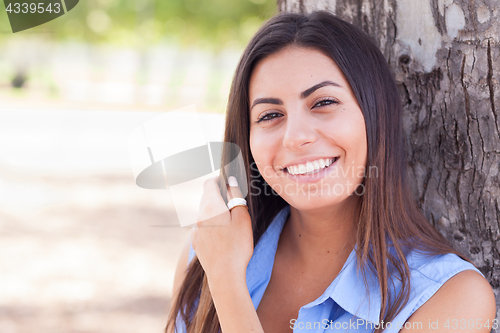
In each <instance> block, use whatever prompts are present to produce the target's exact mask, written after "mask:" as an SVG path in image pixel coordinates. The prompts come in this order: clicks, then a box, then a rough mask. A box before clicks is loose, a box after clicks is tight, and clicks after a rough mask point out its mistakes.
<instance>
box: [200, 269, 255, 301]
mask: <svg viewBox="0 0 500 333" xmlns="http://www.w3.org/2000/svg"><path fill="white" fill-rule="evenodd" d="M207 279H208V285H209V287H210V292H211V293H212V297H214V293H215V294H217V293H219V291H222V292H224V291H228V290H233V291H234V290H239V289H243V290H246V289H247V284H246V272H245V273H241V272H231V271H227V270H220V271H217V272H212V273H211V274H210V275H207Z"/></svg>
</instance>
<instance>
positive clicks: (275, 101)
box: [250, 81, 342, 110]
mask: <svg viewBox="0 0 500 333" xmlns="http://www.w3.org/2000/svg"><path fill="white" fill-rule="evenodd" d="M325 86H335V87H340V88H341V87H342V86H341V85H340V84H338V83H335V82H333V81H323V82H320V83H318V84H315V85H314V86H312V87H311V88H309V89H306V90H304V91H303V92H302V93H301V94H300V98H301V99H304V98H307V97H308V96H309V95H311V94H312V93H313V92H315V91H316V90H318V89H319V88H322V87H325ZM257 104H276V105H283V101H282V100H281V99H279V98H271V97H263V98H257V99H255V100H254V101H253V104H252V106H251V107H250V110H251V109H252V108H253V107H254V106H255V105H257Z"/></svg>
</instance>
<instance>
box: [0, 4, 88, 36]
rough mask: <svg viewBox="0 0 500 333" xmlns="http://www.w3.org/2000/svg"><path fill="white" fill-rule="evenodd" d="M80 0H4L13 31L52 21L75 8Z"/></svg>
mask: <svg viewBox="0 0 500 333" xmlns="http://www.w3.org/2000/svg"><path fill="white" fill-rule="evenodd" d="M78 1H79V0H49V1H47V0H44V1H41V0H4V3H5V10H6V12H7V16H8V17H9V21H10V26H11V28H12V32H14V33H15V32H19V31H23V30H26V29H30V28H33V27H36V26H38V25H40V24H44V23H46V22H49V21H52V20H53V19H55V18H58V17H59V16H62V15H64V14H66V13H67V12H69V11H70V10H72V9H73V8H75V6H76V5H77V4H78Z"/></svg>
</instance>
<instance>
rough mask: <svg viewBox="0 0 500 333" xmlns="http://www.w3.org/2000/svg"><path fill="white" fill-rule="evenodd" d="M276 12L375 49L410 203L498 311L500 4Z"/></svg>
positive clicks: (329, 3)
mask: <svg viewBox="0 0 500 333" xmlns="http://www.w3.org/2000/svg"><path fill="white" fill-rule="evenodd" d="M278 7H279V10H280V11H288V12H310V11H313V10H320V9H326V10H328V11H330V12H332V13H334V14H336V15H337V16H339V17H341V18H342V19H344V20H347V21H349V22H351V23H353V24H355V25H356V26H358V27H361V28H362V29H363V30H364V31H365V32H366V33H368V34H369V35H370V36H372V38H373V39H374V40H375V41H376V43H377V45H378V46H379V47H380V49H381V50H382V52H383V53H384V55H385V57H386V59H387V60H388V63H389V65H390V67H391V68H392V70H393V72H394V74H395V77H396V81H397V83H398V87H399V88H400V94H401V98H402V101H403V105H404V126H405V131H406V140H407V141H406V143H407V147H408V164H409V173H410V179H412V180H413V184H412V186H413V190H414V194H415V197H416V198H417V200H418V203H419V205H420V207H421V209H422V210H423V211H424V213H425V216H426V217H427V218H428V219H429V221H430V222H431V223H432V224H433V225H434V226H436V228H437V229H438V230H439V231H440V232H441V233H442V234H443V235H445V236H446V238H447V239H448V240H449V241H450V242H451V243H452V244H453V246H454V247H455V248H456V249H457V250H459V251H461V252H462V253H464V254H466V255H467V256H469V257H470V258H471V259H472V261H473V262H474V264H475V265H476V266H477V267H478V268H479V269H480V270H481V271H482V272H483V274H484V275H485V276H486V278H487V279H488V281H489V282H490V284H491V286H492V287H493V288H494V290H495V295H496V299H497V308H499V305H500V111H499V109H500V91H499V90H500V88H499V87H500V85H499V82H498V81H499V73H500V2H498V0H454V1H453V0H337V1H335V0H321V1H317V0H316V1H315V0H282V1H279V0H278ZM497 311H500V309H499V310H497ZM497 318H499V312H497ZM493 332H495V330H493ZM496 332H500V329H497V330H496Z"/></svg>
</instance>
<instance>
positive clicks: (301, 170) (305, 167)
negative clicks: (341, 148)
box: [287, 158, 335, 175]
mask: <svg viewBox="0 0 500 333" xmlns="http://www.w3.org/2000/svg"><path fill="white" fill-rule="evenodd" d="M334 160H335V159H333V158H328V159H323V158H320V159H318V160H315V161H312V162H307V163H306V164H297V165H291V166H289V167H287V171H288V173H289V174H291V175H298V174H301V175H303V174H305V173H311V172H314V171H318V170H320V169H324V168H326V167H328V166H330V165H332V163H333V161H334Z"/></svg>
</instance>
